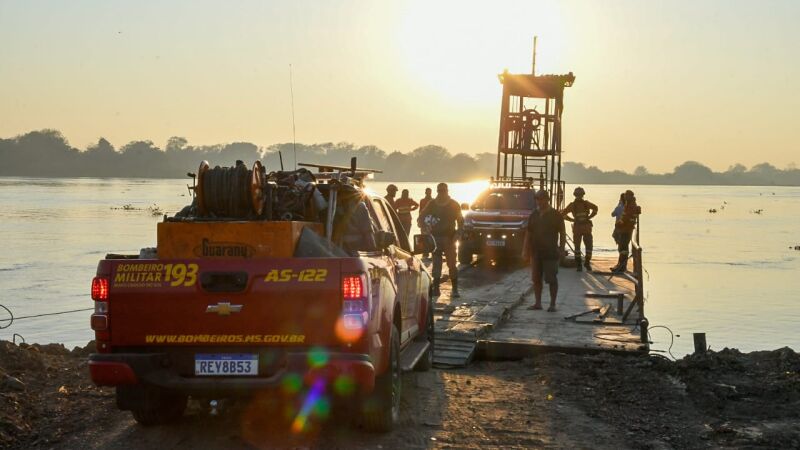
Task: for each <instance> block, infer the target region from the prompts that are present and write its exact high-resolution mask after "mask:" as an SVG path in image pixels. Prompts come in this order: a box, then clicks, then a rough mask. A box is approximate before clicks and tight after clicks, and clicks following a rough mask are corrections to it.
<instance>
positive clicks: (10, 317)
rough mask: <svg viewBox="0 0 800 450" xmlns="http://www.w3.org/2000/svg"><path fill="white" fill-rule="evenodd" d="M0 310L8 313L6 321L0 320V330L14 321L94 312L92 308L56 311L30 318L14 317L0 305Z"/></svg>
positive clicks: (33, 315)
mask: <svg viewBox="0 0 800 450" xmlns="http://www.w3.org/2000/svg"><path fill="white" fill-rule="evenodd" d="M0 308H2V309H5V310H6V312H7V313H8V316H9V317H8V318H7V319H0V330H2V329H4V328H8V327H10V326H11V324H12V323H14V321H15V320H22V319H33V318H36V317H44V316H57V315H60V314H70V313H76V312H85V311H94V308H81V309H71V310H68V311H58V312H51V313H42V314H32V315H30V316H19V317H15V316H14V313H12V312H11V310H10V309H8V308H6V306H5V305H3V304H0ZM3 322H8V323H7V324H5V325H3Z"/></svg>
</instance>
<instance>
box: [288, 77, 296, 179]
mask: <svg viewBox="0 0 800 450" xmlns="http://www.w3.org/2000/svg"><path fill="white" fill-rule="evenodd" d="M289 95H290V96H291V98H292V151H293V152H294V170H297V137H296V134H295V133H296V132H295V126H294V81H293V80H292V65H291V64H289Z"/></svg>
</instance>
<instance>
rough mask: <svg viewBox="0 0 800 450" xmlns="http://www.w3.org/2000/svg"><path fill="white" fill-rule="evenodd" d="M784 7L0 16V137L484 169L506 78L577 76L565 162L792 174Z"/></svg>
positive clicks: (73, 11)
mask: <svg viewBox="0 0 800 450" xmlns="http://www.w3.org/2000/svg"><path fill="white" fill-rule="evenodd" d="M798 21H800V2H797V1H792V0H787V1H777V0H775V1H759V2H754V1H733V0H730V1H683V2H679V1H656V0H653V1H638V0H630V1H627V0H626V1H592V0H587V1H567V2H540V1H534V0H523V1H519V2H501V1H492V2H485V3H477V2H476V3H473V2H468V1H454V2H435V1H432V0H420V1H414V0H410V1H405V2H402V1H392V2H388V1H387V2H378V1H366V0H365V1H323V0H317V1H309V0H300V1H274V2H266V1H264V2H255V1H253V2H250V1H235V2H229V1H217V2H210V1H196V0H193V1H169V2H155V1H152V2H142V1H133V0H131V1H124V2H123V1H113V0H112V1H69V2H66V1H50V2H41V1H22V0H20V1H7V0H0V137H11V136H15V135H17V134H21V133H24V132H27V131H30V130H34V129H42V128H55V129H58V130H61V131H62V132H63V133H64V135H65V136H66V137H67V139H68V140H69V141H70V143H71V144H72V145H74V146H77V147H80V148H83V147H85V146H86V145H87V144H89V143H93V142H96V141H97V139H98V138H99V137H100V136H104V137H106V138H107V139H109V140H110V141H111V142H112V143H113V144H115V145H116V146H117V147H120V146H122V145H123V144H125V143H127V142H129V141H131V140H134V139H150V140H153V141H154V142H156V143H157V144H159V145H161V146H163V145H164V144H165V142H166V140H167V138H169V137H170V136H184V137H186V138H187V139H188V140H189V142H190V143H193V144H216V143H225V142H232V141H241V140H244V141H250V142H254V143H256V144H258V145H269V144H272V143H276V142H287V141H291V139H292V123H291V102H290V92H289V65H290V64H291V65H292V67H293V78H294V99H295V110H296V125H297V140H298V141H299V142H304V143H314V142H329V141H333V142H339V141H348V142H354V143H356V144H359V145H368V144H374V145H377V146H379V147H381V148H383V149H385V150H387V151H392V150H400V151H404V152H406V151H410V150H412V149H414V148H416V147H419V146H422V145H426V144H439V145H443V146H445V147H447V148H448V149H450V150H451V151H452V152H453V153H456V152H466V153H470V154H474V153H477V152H485V151H489V152H494V151H495V149H496V145H497V126H498V119H499V117H498V115H499V100H500V85H499V83H498V81H497V77H496V75H497V74H498V73H500V72H501V71H502V70H503V68H505V67H507V68H509V69H510V70H511V71H512V72H529V71H530V59H531V41H532V37H533V35H538V36H539V52H538V55H539V56H538V60H537V72H539V73H562V72H569V71H572V72H574V73H575V74H576V76H577V80H576V82H575V86H574V87H572V88H570V89H568V91H567V94H566V106H565V111H564V144H563V148H564V151H565V155H564V157H565V160H570V161H579V162H584V163H586V164H591V165H597V166H599V167H601V168H603V169H613V168H621V169H625V170H633V169H634V168H635V167H636V166H639V165H644V166H647V167H648V168H649V169H650V170H651V171H654V172H662V171H669V170H671V169H672V168H673V167H674V166H675V165H677V164H679V163H681V162H683V161H685V160H698V161H700V162H703V163H705V164H707V165H709V166H711V167H712V168H714V169H717V170H720V169H726V168H727V167H728V166H729V165H731V164H734V163H737V162H739V163H743V164H745V165H748V166H750V165H752V164H755V163H760V162H764V161H768V162H771V163H773V164H775V165H777V166H779V167H785V166H786V165H787V164H789V163H792V162H798V163H800V157H798V144H797V129H798V127H797V123H798V119H797V115H798V113H797V112H798V111H800V89H798V88H797V86H796V85H795V84H794V83H795V82H796V81H797V80H799V79H800V27H798V26H797V23H798Z"/></svg>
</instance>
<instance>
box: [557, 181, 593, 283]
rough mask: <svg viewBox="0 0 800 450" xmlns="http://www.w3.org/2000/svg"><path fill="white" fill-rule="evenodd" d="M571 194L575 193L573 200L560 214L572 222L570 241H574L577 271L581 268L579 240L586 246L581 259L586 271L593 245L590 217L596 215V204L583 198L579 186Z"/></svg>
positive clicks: (583, 192)
mask: <svg viewBox="0 0 800 450" xmlns="http://www.w3.org/2000/svg"><path fill="white" fill-rule="evenodd" d="M573 195H575V200H574V201H573V202H572V203H570V204H569V205H567V207H566V208H564V211H562V212H561V214H562V215H563V216H564V219H566V220H567V221H569V222H572V241H573V242H574V243H575V262H576V263H577V265H578V272H580V271H581V270H582V269H581V259H582V258H581V240H582V241H583V243H584V245H585V246H586V258H585V259H583V265H584V266H585V267H586V270H587V271H590V272H591V270H592V265H591V261H592V247H593V239H592V217H594V216H596V215H597V205H595V204H594V203H592V202H590V201H588V200H584V199H583V196H584V195H586V191H584V190H583V188H582V187H580V186H578V187H576V188H575V191H574V192H573ZM569 214H572V217H570V216H569Z"/></svg>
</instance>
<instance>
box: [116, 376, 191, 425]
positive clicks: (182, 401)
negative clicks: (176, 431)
mask: <svg viewBox="0 0 800 450" xmlns="http://www.w3.org/2000/svg"><path fill="white" fill-rule="evenodd" d="M187 400H188V397H187V396H186V395H181V394H174V393H170V392H165V391H163V390H161V389H158V388H154V387H150V386H119V387H117V405H118V406H120V407H121V408H120V409H129V410H130V411H131V413H132V414H133V418H134V419H135V420H136V422H138V423H139V424H140V425H142V426H146V427H149V426H153V425H165V424H168V423H172V422H175V421H177V420H178V419H180V418H181V417H182V416H183V412H184V411H185V410H186V402H187Z"/></svg>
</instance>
